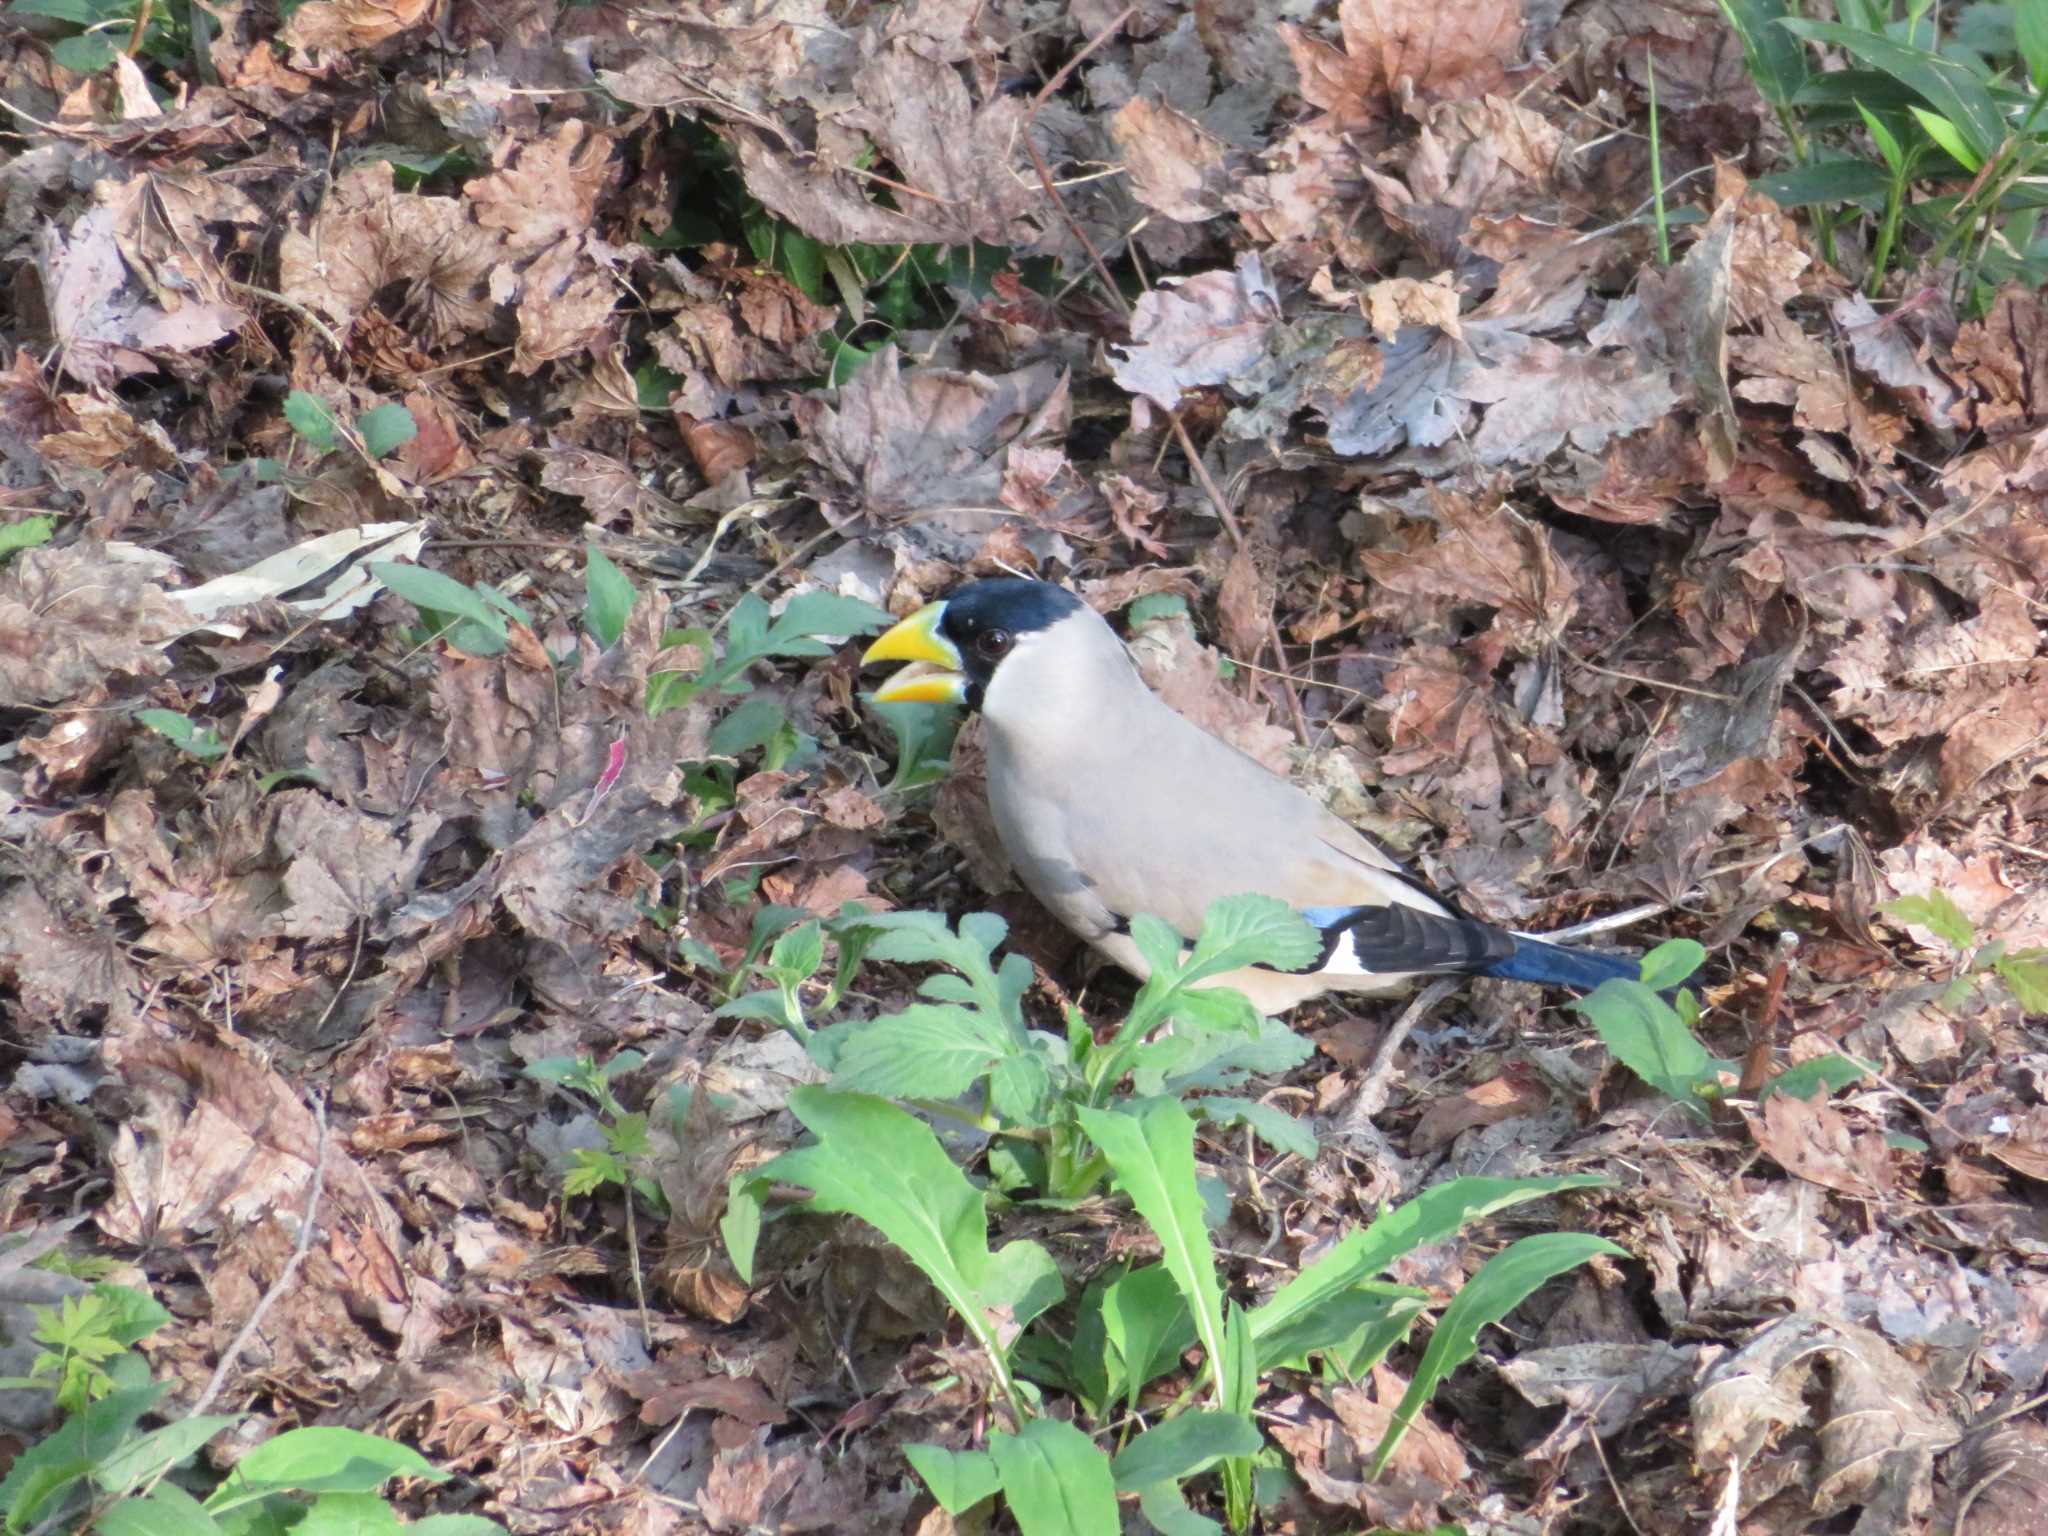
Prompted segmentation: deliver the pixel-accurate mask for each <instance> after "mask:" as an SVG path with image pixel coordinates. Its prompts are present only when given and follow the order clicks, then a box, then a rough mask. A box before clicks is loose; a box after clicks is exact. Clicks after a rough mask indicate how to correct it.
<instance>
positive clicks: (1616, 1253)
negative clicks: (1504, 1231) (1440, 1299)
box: [1372, 1232, 1628, 1478]
mask: <svg viewBox="0 0 2048 1536" xmlns="http://www.w3.org/2000/svg"><path fill="white" fill-rule="evenodd" d="M1601 1254H1609V1255H1612V1256H1613V1257H1615V1258H1627V1257H1628V1252H1627V1250H1626V1249H1624V1248H1620V1247H1617V1246H1616V1245H1615V1244H1613V1243H1610V1242H1608V1241H1607V1239H1605V1238H1604V1237H1594V1236H1592V1235H1591V1234H1590V1233H1585V1232H1540V1233H1538V1234H1537V1235H1536V1236H1534V1237H1525V1238H1523V1239H1522V1240H1521V1241H1520V1242H1518V1243H1515V1244H1512V1245H1511V1246H1509V1247H1508V1248H1505V1249H1503V1250H1502V1251H1501V1252H1499V1253H1497V1254H1495V1255H1494V1256H1493V1257H1492V1258H1490V1259H1488V1260H1487V1261H1486V1263H1485V1264H1483V1265H1482V1266H1480V1270H1479V1273H1478V1274H1476V1275H1474V1276H1473V1277H1472V1278H1471V1279H1470V1280H1467V1281H1466V1282H1465V1285H1464V1288H1463V1289H1462V1290H1460V1291H1459V1292H1458V1294H1457V1295H1456V1296H1454V1297H1452V1298H1451V1304H1450V1305H1449V1306H1447V1307H1445V1308H1444V1315H1443V1316H1442V1317H1441V1318H1439V1319H1438V1320H1437V1325H1436V1331H1435V1332H1434V1333H1432V1334H1431V1335H1430V1336H1429V1345H1428V1347H1427V1348H1425V1349H1424V1350H1423V1352H1422V1360H1421V1363H1420V1364H1418V1365H1417V1366H1416V1368H1415V1377H1414V1379H1413V1380H1412V1381H1410V1382H1409V1383H1408V1390H1407V1391H1406V1392H1404V1393H1403V1394H1402V1395H1401V1403H1400V1406H1399V1407H1398V1408H1396V1409H1395V1410H1394V1418H1393V1422H1392V1423H1390V1424H1388V1426H1387V1432H1386V1434H1385V1435H1384V1436H1382V1437H1381V1439H1380V1444H1379V1449H1378V1451H1376V1452H1375V1453H1374V1455H1373V1463H1372V1475H1373V1477H1374V1478H1377V1477H1378V1476H1379V1475H1380V1474H1381V1473H1382V1472H1384V1471H1385V1470H1386V1468H1387V1458H1388V1457H1389V1456H1391V1455H1393V1454H1394V1447H1395V1446H1396V1445H1398V1444H1400V1442H1401V1437H1402V1436H1403V1435H1404V1434H1406V1433H1407V1432H1408V1426H1409V1425H1410V1424H1412V1423H1414V1422H1415V1415H1416V1414H1418V1413H1420V1412H1421V1411H1422V1406H1423V1404H1425V1403H1427V1402H1428V1401H1429V1400H1430V1398H1431V1397H1432V1396H1433V1395H1434V1394H1435V1392H1436V1389H1437V1386H1438V1384H1439V1383H1441V1382H1442V1381H1443V1379H1444V1378H1445V1377H1446V1376H1448V1375H1450V1374H1451V1372H1452V1371H1454V1370H1456V1369H1457V1368H1458V1367H1459V1366H1461V1365H1463V1364H1464V1363H1465V1362H1466V1361H1467V1360H1470V1359H1471V1358H1472V1356H1473V1354H1474V1353H1476V1352H1477V1350H1478V1347H1479V1346H1478V1341H1479V1330H1480V1329H1482V1328H1484V1327H1486V1326H1487V1325H1488V1324H1489V1323H1497V1322H1499V1321H1500V1320H1501V1319H1502V1318H1504V1317H1506V1316H1507V1315H1508V1313H1510V1312H1512V1311H1514V1309H1515V1308H1516V1307H1518V1306H1520V1305H1521V1304H1522V1303H1523V1302H1524V1301H1526V1300H1528V1298H1529V1297H1530V1296H1531V1295H1533V1294H1534V1293H1535V1292H1536V1290H1537V1288H1538V1287H1540V1286H1541V1285H1542V1284H1543V1283H1544V1282H1545V1281H1546V1280H1549V1279H1550V1278H1551V1277H1552V1276H1554V1275H1561V1274H1563V1273H1564V1272H1565V1271H1566V1270H1568V1269H1576V1268H1578V1266H1579V1265H1581V1264H1583V1263H1585V1262H1586V1261H1587V1260H1588V1259H1592V1258H1596V1257H1598V1256H1599V1255H1601Z"/></svg>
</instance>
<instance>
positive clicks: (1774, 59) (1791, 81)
mask: <svg viewBox="0 0 2048 1536" xmlns="http://www.w3.org/2000/svg"><path fill="white" fill-rule="evenodd" d="M1720 6H1721V14H1722V15H1723V16H1725V17H1727V18H1728V25H1729V26H1731V27H1733V28H1734V29H1735V35H1736V36H1737V37H1738V38H1740V39H1741V40H1742V60H1743V63H1744V64H1745V65H1747V66H1748V68H1749V77H1750V79H1752V80H1754V81H1755V82H1756V88H1757V90H1758V91H1759V92H1760V93H1761V94H1762V96H1763V98H1764V100H1765V101H1768V102H1769V103H1770V104H1771V105H1772V106H1774V107H1786V106H1790V105H1791V102H1792V98H1793V97H1794V96H1795V95H1797V94H1798V91H1799V88H1800V87H1801V86H1802V85H1804V84H1805V83H1806V75H1807V68H1806V50H1805V49H1804V48H1801V47H1800V46H1799V44H1798V42H1797V41H1796V40H1795V39H1794V38H1792V37H1790V36H1788V35H1787V34H1786V32H1785V29H1784V28H1782V27H1777V26H1773V25H1772V23H1773V22H1775V21H1777V20H1778V18H1780V17H1781V16H1783V15H1785V14H1786V7H1785V3H1784V0H1720Z"/></svg>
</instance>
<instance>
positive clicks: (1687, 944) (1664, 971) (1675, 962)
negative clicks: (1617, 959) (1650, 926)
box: [1637, 939, 1707, 992]
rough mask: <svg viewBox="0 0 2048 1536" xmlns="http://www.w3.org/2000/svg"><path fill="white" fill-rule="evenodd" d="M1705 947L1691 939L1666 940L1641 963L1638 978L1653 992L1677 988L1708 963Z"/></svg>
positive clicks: (1644, 957)
mask: <svg viewBox="0 0 2048 1536" xmlns="http://www.w3.org/2000/svg"><path fill="white" fill-rule="evenodd" d="M1706 959H1707V952H1706V950H1705V948H1704V947H1702V946H1701V945H1699V944H1698V943H1695V942H1694V941H1693V940H1691V939H1666V940H1665V941H1664V942H1663V943H1662V944H1659V945H1658V946H1657V947H1656V948H1655V949H1653V950H1651V951H1650V952H1649V953H1648V954H1647V955H1645V956H1643V958H1642V962H1641V974H1640V975H1639V976H1638V977H1637V980H1639V981H1640V982H1641V983H1642V984H1643V985H1644V986H1646V987H1648V988H1649V989H1650V990H1651V991H1652V992H1662V991H1664V990H1665V989H1666V988H1667V987H1675V986H1677V985H1678V984H1679V983H1680V982H1681V981H1683V980H1685V978H1686V977H1688V976H1690V975H1691V974H1692V973H1693V972H1694V971H1696V970H1698V969H1699V968H1700V967H1701V966H1702V965H1704V964H1705V963H1706Z"/></svg>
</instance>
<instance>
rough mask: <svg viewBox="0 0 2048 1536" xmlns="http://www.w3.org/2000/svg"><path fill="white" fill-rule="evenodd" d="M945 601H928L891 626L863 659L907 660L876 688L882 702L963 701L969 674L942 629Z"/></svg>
mask: <svg viewBox="0 0 2048 1536" xmlns="http://www.w3.org/2000/svg"><path fill="white" fill-rule="evenodd" d="M945 616H946V605H945V604H944V603H927V604H925V606H924V607H922V608H920V609H918V610H917V612H915V613H913V614H912V615H911V616H910V617H909V618H907V619H903V620H901V621H900V622H898V623H897V624H896V625H894V626H893V627H892V628H890V629H889V630H887V631H885V632H884V633H883V635H882V637H881V638H880V639H879V640H877V641H876V642H875V643H874V644H873V645H871V646H869V647H868V648H867V653H866V654H865V655H863V656H862V657H861V659H860V664H861V665H862V666H864V667H869V666H873V665H874V664H875V663H876V662H878V661H907V662H909V663H910V665H909V666H907V667H905V668H904V669H903V670H902V671H900V672H898V673H897V674H896V675H895V676H894V677H892V678H890V679H889V681H887V682H886V683H884V684H882V686H881V687H879V688H877V689H876V690H875V701H876V702H877V703H880V704H964V703H966V702H967V677H966V674H965V673H963V672H962V671H961V670H960V652H959V650H958V648H957V647H955V646H954V644H953V642H952V641H950V640H948V639H947V638H946V637H945V636H944V635H943V634H941V633H940V631H939V621H940V620H941V619H943V618H945Z"/></svg>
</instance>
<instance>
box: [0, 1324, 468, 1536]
mask: <svg viewBox="0 0 2048 1536" xmlns="http://www.w3.org/2000/svg"><path fill="white" fill-rule="evenodd" d="M30 1312H31V1314H32V1315H33V1316H34V1317H35V1319H36V1333H35V1337H36V1338H37V1339H38V1340H39V1341H41V1342H43V1343H45V1344H46V1345H48V1348H47V1349H46V1350H45V1351H44V1353H43V1354H42V1355H40V1356H39V1357H38V1358H37V1359H36V1361H35V1363H34V1364H33V1366H32V1367H31V1374H30V1375H29V1376H27V1377H22V1378H14V1377H10V1378H0V1388H14V1389H20V1388H40V1389H44V1390H48V1391H50V1392H51V1393H52V1394H53V1397H54V1399H55V1402H56V1404H57V1406H58V1407H59V1408H61V1409H63V1410H64V1412H65V1418H64V1420H63V1422H62V1423H60V1424H59V1425H58V1426H57V1428H56V1429H54V1430H52V1431H51V1432H50V1433H49V1434H48V1435H46V1436H44V1437H43V1438H42V1439H41V1440H39V1441H37V1442H36V1443H35V1444H33V1445H31V1446H29V1447H28V1448H27V1449H26V1450H24V1451H22V1452H21V1454H20V1455H19V1456H17V1457H15V1459H14V1463H13V1465H12V1466H10V1467H9V1468H8V1470H7V1474H6V1476H5V1477H0V1530H4V1531H5V1532H6V1533H7V1536H31V1533H33V1536H44V1533H49V1532H56V1531H79V1532H84V1531H93V1532H97V1533H98V1536H274V1533H280V1532H284V1531H287V1530H297V1531H301V1532H307V1533H311V1532H315V1531H319V1532H339V1531H355V1532H362V1533H365V1536H368V1533H372V1532H384V1531H390V1532H398V1531H401V1530H402V1531H406V1532H410V1533H412V1536H503V1531H502V1528H501V1527H500V1526H498V1525H497V1523H496V1522H494V1521H491V1520H486V1519H484V1518H483V1517H482V1516H480V1515H430V1516H428V1517H427V1518H426V1519H424V1520H415V1521H412V1522H411V1523H409V1524H402V1523H401V1522H400V1520H399V1518H398V1515H397V1512H396V1511H395V1510H393V1509H392V1508H391V1506H390V1505H389V1504H388V1503H387V1502H386V1501H385V1500H384V1498H383V1497H382V1496H381V1493H380V1490H381V1489H382V1488H383V1486H384V1485H385V1484H386V1483H388V1482H390V1481H391V1480H392V1479H393V1478H395V1477H406V1478H417V1479H420V1480H423V1481H426V1482H443V1481H445V1480H446V1479H447V1476H448V1474H447V1473H445V1472H443V1471H441V1470H440V1469H438V1468H437V1467H435V1466H434V1465H433V1464H432V1463H431V1462H429V1461H427V1460H426V1459H425V1458H424V1457H422V1456H421V1455H420V1454H419V1453H418V1452H417V1451H413V1450H409V1449H408V1448H407V1447H405V1446H402V1445H399V1444H397V1443H396V1442H395V1441H391V1440H386V1439H384V1438H383V1437H381V1436H378V1435H371V1434H365V1433H363V1432H362V1431H360V1430H353V1429H342V1428H339V1427H334V1426H312V1427H307V1428H303V1429H292V1430H286V1431H285V1432H284V1433H283V1434H280V1435H277V1436H275V1437H274V1438H272V1439H270V1440H267V1441H265V1442H263V1443H262V1444H261V1445H258V1446H256V1447H255V1448H254V1449H252V1450H250V1451H249V1452H248V1454H246V1455H245V1456H243V1457H242V1459H241V1460H240V1461H239V1462H237V1463H236V1464H235V1467H234V1469H233V1470H232V1471H231V1472H229V1473H228V1474H227V1476H226V1477H225V1478H218V1479H217V1478H213V1477H211V1476H208V1475H206V1474H205V1473H203V1472H201V1471H199V1470H198V1469H196V1468H193V1467H192V1466H191V1462H192V1459H193V1458H194V1457H195V1456H196V1455H197V1454H198V1453H199V1451H200V1450H201V1449H202V1448H204V1446H205V1445H206V1443H207V1442H208V1441H209V1440H211V1439H213V1437H214V1436H215V1435H217V1434H219V1433H220V1432H221V1431H222V1430H224V1429H228V1428H231V1427H232V1426H233V1425H235V1424H237V1423H239V1422H241V1419H242V1417H243V1416H242V1415H241V1414H194V1415H190V1416H187V1417H185V1418H182V1419H173V1420H171V1421H169V1422H167V1423H165V1424H162V1425H161V1426H159V1427H156V1428H153V1429H145V1428H144V1427H143V1424H142V1421H143V1419H144V1418H145V1417H147V1416H148V1415H149V1414H150V1413H151V1412H152V1411H153V1410H154V1409H155V1408H156V1405H157V1404H158V1402H159V1401H161V1399H162V1398H163V1396H164V1394H165V1392H167V1391H168V1390H169V1383H167V1382H159V1381H152V1380H151V1379H150V1375H149V1367H148V1365H147V1363H146V1362H145V1361H144V1360H143V1358H142V1356H141V1355H139V1354H138V1353H136V1351H135V1349H134V1347H133V1346H134V1345H135V1344H136V1343H138V1342H139V1341H140V1340H142V1339H143V1338H146V1337H147V1336H148V1335H149V1334H150V1333H152V1332H153V1331H154V1330H155V1329H156V1328H158V1327H159V1326H161V1325H162V1324H163V1323H165V1322H167V1321H168V1320H169V1314H168V1313H167V1312H165V1311H164V1310H163V1309H162V1308H161V1307H160V1306H158V1305H157V1303H156V1302H155V1300H153V1299H152V1298H151V1297H150V1296H148V1295H147V1294H145V1293H144V1292H141V1291H137V1290H133V1289H130V1288H128V1287H125V1286H116V1285H100V1286H96V1287H94V1289H93V1290H92V1291H91V1292H90V1293H88V1294H86V1295H84V1296H79V1297H73V1298H71V1299H69V1300H67V1301H65V1302H64V1303H63V1304H62V1306H60V1307H55V1308H50V1307H31V1308H30Z"/></svg>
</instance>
